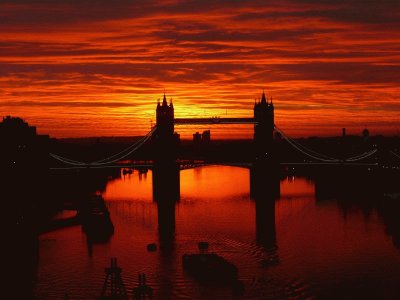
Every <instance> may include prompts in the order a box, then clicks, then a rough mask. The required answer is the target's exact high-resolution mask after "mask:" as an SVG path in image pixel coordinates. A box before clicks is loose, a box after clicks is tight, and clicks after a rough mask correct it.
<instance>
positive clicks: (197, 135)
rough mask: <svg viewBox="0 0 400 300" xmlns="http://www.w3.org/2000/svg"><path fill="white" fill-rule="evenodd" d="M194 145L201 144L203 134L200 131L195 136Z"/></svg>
mask: <svg viewBox="0 0 400 300" xmlns="http://www.w3.org/2000/svg"><path fill="white" fill-rule="evenodd" d="M193 143H195V144H200V143H201V134H200V133H199V132H198V131H197V132H196V133H194V134H193Z"/></svg>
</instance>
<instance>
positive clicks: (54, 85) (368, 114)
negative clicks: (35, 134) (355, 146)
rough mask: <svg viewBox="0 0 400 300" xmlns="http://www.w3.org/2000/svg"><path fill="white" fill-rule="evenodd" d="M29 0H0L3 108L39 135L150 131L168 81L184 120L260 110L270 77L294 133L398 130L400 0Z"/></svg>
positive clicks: (280, 112) (286, 126)
mask: <svg viewBox="0 0 400 300" xmlns="http://www.w3.org/2000/svg"><path fill="white" fill-rule="evenodd" d="M32 2H33V1H28V0H26V1H24V0H20V1H11V0H10V1H2V2H1V4H0V116H5V115H14V116H21V117H24V118H25V119H26V120H27V121H28V122H29V123H30V124H32V125H36V126H37V127H38V129H39V132H40V133H47V134H50V135H51V136H54V137H78V136H117V135H142V134H144V133H145V132H147V131H148V130H149V128H150V122H151V120H153V121H154V120H155V106H156V102H157V99H158V98H160V97H162V93H163V90H164V88H165V89H166V92H167V96H168V97H172V98H173V99H174V104H175V114H176V116H177V117H185V116H204V115H205V116H216V115H219V116H225V115H227V116H252V108H253V103H254V98H256V97H257V98H258V97H260V94H261V92H262V89H263V88H265V89H266V92H267V96H268V97H270V96H272V97H273V98H274V103H275V107H276V120H275V123H276V124H277V125H278V126H279V127H280V128H282V129H283V130H285V132H287V133H288V134H289V135H292V136H309V135H339V134H340V132H341V128H342V127H346V128H347V132H348V133H350V134H360V133H361V131H362V129H364V127H368V128H369V130H370V132H371V134H378V133H380V134H386V135H390V134H399V132H400V118H399V112H400V96H399V95H400V88H399V83H400V75H399V74H400V31H399V30H398V28H400V2H399V1H398V0H380V1H365V0H346V1H345V0H318V1H317V0H286V1H282V0H279V1H232V0H221V1H215V0H203V1H194V0H189V1H183V0H182V1H178V0H165V1H124V0H116V1H106V0H99V1H89V0H82V1H77V0H76V1H72V0H69V1H68V0H67V1H50V0H42V1H35V2H34V3H32ZM204 129H208V128H200V127H191V128H187V129H186V133H193V132H194V131H199V130H200V131H201V130H204ZM177 130H178V131H180V132H185V130H184V129H183V128H181V127H179V128H177ZM211 130H212V135H213V137H225V138H235V137H250V136H251V134H252V128H251V126H250V127H249V126H235V127H222V126H221V127H217V128H214V127H212V128H211Z"/></svg>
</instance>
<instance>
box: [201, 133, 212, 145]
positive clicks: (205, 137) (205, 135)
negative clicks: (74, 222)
mask: <svg viewBox="0 0 400 300" xmlns="http://www.w3.org/2000/svg"><path fill="white" fill-rule="evenodd" d="M201 141H202V142H203V143H204V144H208V143H210V141H211V131H210V130H205V131H203V133H202V135H201Z"/></svg>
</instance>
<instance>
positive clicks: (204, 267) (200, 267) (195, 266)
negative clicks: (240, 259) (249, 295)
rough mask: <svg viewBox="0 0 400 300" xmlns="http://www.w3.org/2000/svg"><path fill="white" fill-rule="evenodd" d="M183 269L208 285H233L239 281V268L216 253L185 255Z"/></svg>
mask: <svg viewBox="0 0 400 300" xmlns="http://www.w3.org/2000/svg"><path fill="white" fill-rule="evenodd" d="M182 264H183V268H184V269H185V270H186V271H187V272H188V273H190V274H191V275H192V276H193V277H195V278H196V279H197V280H199V281H201V282H203V283H208V284H217V285H219V284H232V283H234V282H237V280H238V269H237V267H236V266H235V265H234V264H232V263H230V262H229V261H227V260H226V259H225V258H223V257H221V256H219V255H218V254H216V253H198V254H184V255H183V256H182Z"/></svg>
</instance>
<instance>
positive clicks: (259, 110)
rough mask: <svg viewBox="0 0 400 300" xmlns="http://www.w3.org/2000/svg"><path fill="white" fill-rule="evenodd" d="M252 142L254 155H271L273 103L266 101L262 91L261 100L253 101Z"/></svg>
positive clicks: (259, 156) (263, 156)
mask: <svg viewBox="0 0 400 300" xmlns="http://www.w3.org/2000/svg"><path fill="white" fill-rule="evenodd" d="M254 121H255V122H256V124H255V125H254V144H255V148H256V157H257V158H261V157H262V158H265V157H272V152H273V138H274V104H273V103H272V98H271V99H270V102H269V103H268V101H267V98H266V97H265V92H264V91H263V93H262V96H261V100H259V101H258V102H255V103H254Z"/></svg>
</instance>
